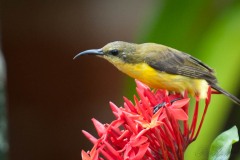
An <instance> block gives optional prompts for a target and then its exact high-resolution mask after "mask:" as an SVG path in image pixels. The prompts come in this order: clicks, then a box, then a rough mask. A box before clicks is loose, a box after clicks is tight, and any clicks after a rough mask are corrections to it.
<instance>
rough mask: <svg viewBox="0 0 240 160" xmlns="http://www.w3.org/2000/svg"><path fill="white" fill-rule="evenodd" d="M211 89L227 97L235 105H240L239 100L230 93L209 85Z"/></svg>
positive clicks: (214, 85)
mask: <svg viewBox="0 0 240 160" xmlns="http://www.w3.org/2000/svg"><path fill="white" fill-rule="evenodd" d="M211 87H212V88H213V89H215V90H217V91H218V92H220V93H222V94H224V95H226V96H227V97H229V98H230V99H231V100H232V101H233V102H235V103H236V104H238V105H240V99H238V98H237V97H235V96H234V95H232V94H231V93H229V92H227V91H225V90H224V89H222V88H221V87H219V86H218V85H216V84H211Z"/></svg>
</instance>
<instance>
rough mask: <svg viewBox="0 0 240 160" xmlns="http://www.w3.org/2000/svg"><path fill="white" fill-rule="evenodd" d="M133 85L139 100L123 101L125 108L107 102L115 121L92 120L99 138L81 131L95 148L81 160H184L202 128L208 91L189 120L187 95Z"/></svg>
mask: <svg viewBox="0 0 240 160" xmlns="http://www.w3.org/2000/svg"><path fill="white" fill-rule="evenodd" d="M136 84H137V89H136V90H137V93H138V96H139V98H137V97H136V96H134V103H132V102H131V101H130V100H128V99H127V98H125V97H124V101H125V103H124V107H120V108H119V107H117V106H116V105H115V104H113V103H112V102H110V107H111V109H112V112H113V114H114V115H115V117H116V120H114V121H112V122H111V123H110V124H102V123H100V122H99V121H97V120H96V119H94V118H93V119H92V121H93V124H94V126H95V128H96V130H97V133H98V136H99V138H95V137H94V136H92V135H91V134H90V133H88V132H86V131H83V134H84V135H85V136H86V137H87V138H88V139H89V140H90V141H91V142H92V143H93V145H94V146H93V148H92V150H91V151H88V152H85V151H82V159H83V160H99V159H100V160H102V159H108V160H140V159H143V160H157V159H164V160H169V159H170V160H176V159H179V160H181V159H184V151H185V150H186V148H187V146H188V145H189V144H190V143H191V142H193V141H194V140H195V139H196V138H197V136H198V134H199V132H200V129H201V127H202V124H203V120H204V117H205V114H206V112H207V109H208V105H209V102H210V98H211V89H210V87H209V90H208V97H207V99H206V100H205V108H204V112H203V114H202V115H199V113H198V112H199V99H198V98H196V102H195V106H192V107H194V113H193V116H191V118H190V117H189V114H188V112H189V108H190V104H189V101H190V98H189V97H188V94H187V92H185V93H184V95H182V94H169V92H168V91H166V90H151V89H150V88H149V87H148V86H146V85H145V84H143V83H141V82H139V81H137V80H136ZM200 117H201V119H200V123H199V125H197V122H198V119H199V118H200Z"/></svg>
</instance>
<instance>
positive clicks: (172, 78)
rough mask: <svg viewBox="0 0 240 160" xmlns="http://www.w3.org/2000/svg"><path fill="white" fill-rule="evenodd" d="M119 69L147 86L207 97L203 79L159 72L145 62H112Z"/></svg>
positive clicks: (205, 83)
mask: <svg viewBox="0 0 240 160" xmlns="http://www.w3.org/2000/svg"><path fill="white" fill-rule="evenodd" d="M113 64H114V65H115V66H116V67H117V68H118V69H119V70H120V71H122V72H124V73H126V74H127V75H129V76H131V77H133V78H135V79H138V80H140V81H141V82H143V83H145V84H147V85H148V86H150V87H152V88H156V89H166V90H168V91H176V92H180V93H181V92H183V91H185V90H187V91H188V92H189V93H190V94H191V95H193V96H195V95H198V96H199V97H200V98H206V97H207V90H208V83H207V82H206V81H205V80H204V79H193V78H189V77H185V76H181V75H174V74H168V73H165V72H160V71H157V70H155V69H153V68H152V67H150V66H149V65H148V64H146V63H140V64H128V63H121V62H119V63H116V62H114V63H113Z"/></svg>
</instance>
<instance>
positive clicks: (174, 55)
mask: <svg viewBox="0 0 240 160" xmlns="http://www.w3.org/2000/svg"><path fill="white" fill-rule="evenodd" d="M145 62H146V63H148V65H149V66H151V67H152V68H154V69H157V70H159V71H161V72H166V73H170V74H178V75H183V76H186V77H191V78H197V79H205V80H206V81H207V82H208V83H210V84H215V83H217V80H216V77H215V76H214V72H213V69H211V68H210V67H208V66H207V65H206V64H204V63H202V62H201V61H200V60H198V59H196V58H194V57H192V56H190V55H188V54H186V53H183V52H180V51H177V50H174V49H171V48H167V49H166V50H164V51H161V52H158V51H153V52H150V53H149V54H148V55H147V56H146V59H145Z"/></svg>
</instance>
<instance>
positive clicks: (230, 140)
mask: <svg viewBox="0 0 240 160" xmlns="http://www.w3.org/2000/svg"><path fill="white" fill-rule="evenodd" d="M238 140H239V137H238V130H237V127H236V126H233V127H232V128H231V129H229V130H227V131H225V132H223V133H222V134H220V135H219V136H218V137H217V138H216V139H215V140H214V141H213V143H212V144H211V148H210V152H209V158H208V159H209V160H227V159H229V157H230V154H231V149H232V144H234V143H235V142H237V141H238Z"/></svg>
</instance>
